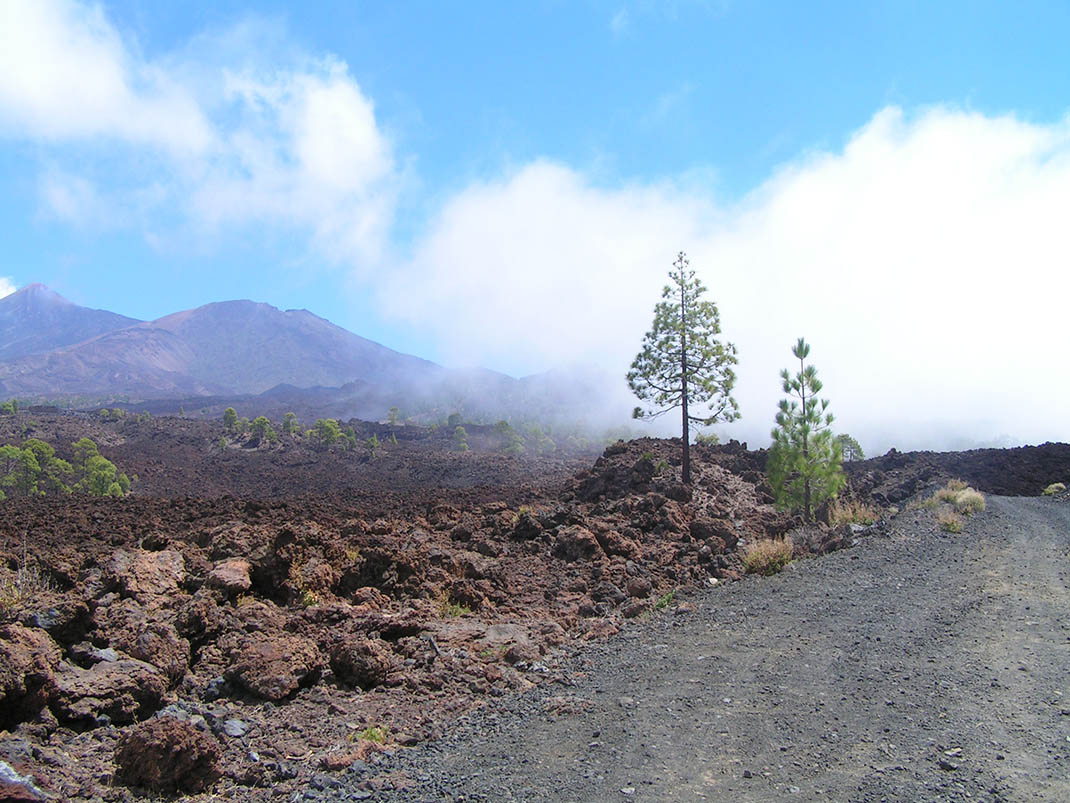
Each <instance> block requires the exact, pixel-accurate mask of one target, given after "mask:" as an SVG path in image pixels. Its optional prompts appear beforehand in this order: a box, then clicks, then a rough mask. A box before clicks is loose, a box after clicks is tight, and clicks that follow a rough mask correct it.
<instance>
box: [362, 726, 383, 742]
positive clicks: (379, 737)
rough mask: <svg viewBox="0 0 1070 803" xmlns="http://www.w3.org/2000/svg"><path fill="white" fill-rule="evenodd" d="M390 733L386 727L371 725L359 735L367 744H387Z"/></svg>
mask: <svg viewBox="0 0 1070 803" xmlns="http://www.w3.org/2000/svg"><path fill="white" fill-rule="evenodd" d="M389 733H390V731H389V729H388V728H387V727H386V726H385V725H369V726H368V727H367V728H365V729H364V730H362V731H361V732H360V733H358V734H357V738H358V739H363V740H364V741H366V742H375V743H376V744H386V740H387V736H388V735H389Z"/></svg>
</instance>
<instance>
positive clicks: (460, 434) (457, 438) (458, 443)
mask: <svg viewBox="0 0 1070 803" xmlns="http://www.w3.org/2000/svg"><path fill="white" fill-rule="evenodd" d="M453 448H455V449H456V450H457V451H458V452H467V451H468V433H467V432H466V431H465V428H464V427H455V428H454V430H453Z"/></svg>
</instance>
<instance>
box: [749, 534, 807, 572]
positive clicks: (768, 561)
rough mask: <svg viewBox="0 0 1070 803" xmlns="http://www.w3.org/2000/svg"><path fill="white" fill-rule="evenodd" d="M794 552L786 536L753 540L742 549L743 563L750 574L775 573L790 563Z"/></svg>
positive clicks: (793, 546) (792, 545) (793, 547)
mask: <svg viewBox="0 0 1070 803" xmlns="http://www.w3.org/2000/svg"><path fill="white" fill-rule="evenodd" d="M794 553H795V545H794V544H792V542H791V539H790V538H788V537H784V538H773V539H765V540H762V541H755V542H753V543H751V544H748V545H747V548H746V549H745V550H744V551H743V565H744V566H745V567H746V569H747V571H748V572H749V573H750V574H764V575H770V574H776V573H777V572H779V571H780V570H781V569H783V568H784V567H785V566H787V565H788V564H789V563H791V559H792V557H793V555H794Z"/></svg>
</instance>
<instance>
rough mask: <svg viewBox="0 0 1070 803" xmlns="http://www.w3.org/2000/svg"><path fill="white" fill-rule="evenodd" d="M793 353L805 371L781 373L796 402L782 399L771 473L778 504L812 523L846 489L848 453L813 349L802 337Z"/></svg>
mask: <svg viewBox="0 0 1070 803" xmlns="http://www.w3.org/2000/svg"><path fill="white" fill-rule="evenodd" d="M791 353H792V354H794V355H795V357H796V359H798V361H799V373H797V374H796V375H795V376H794V377H793V376H791V374H789V373H788V371H787V369H784V370H783V371H781V372H780V378H781V380H783V387H784V392H785V393H787V394H788V395H789V397H790V398H787V399H781V401H780V410H779V411H778V412H777V414H776V423H777V427H776V429H774V430H773V446H772V448H771V449H770V450H769V457H768V462H767V464H766V474H767V476H768V478H769V484H770V485H771V486H772V488H773V494H774V496H775V497H776V500H777V505H778V506H779V507H781V508H785V509H790V510H800V509H801V510H802V511H803V515H804V516H805V518H806V520H807V521H813V519H814V509H815V508H816V507H818V506H819V505H821V503H822V502H824V501H825V500H827V499H830V498H831V497H834V496H835V495H836V493H837V492H838V491H839V490H840V488H842V487H843V484H844V482H845V480H844V476H843V470H842V468H841V467H840V463H841V461H842V455H841V454H840V447H839V444H838V443H837V441H836V440H835V439H834V438H833V436H832V430H831V429H830V427H831V426H832V421H833V417H832V413H829V412H827V410H828V406H829V402H828V399H818V397H817V394H818V393H820V392H821V388H822V384H821V380H820V379H818V378H817V369H816V368H814V366H812V365H807V364H806V358H807V357H808V356H809V355H810V346H809V345H808V344H807V342H806V341H805V340H803V338H801V337H800V338H799V341H798V342H797V343H796V344H795V346H794V347H793V348H792V350H791ZM796 399H798V401H796Z"/></svg>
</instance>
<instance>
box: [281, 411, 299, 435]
mask: <svg viewBox="0 0 1070 803" xmlns="http://www.w3.org/2000/svg"><path fill="white" fill-rule="evenodd" d="M300 428H301V427H300V425H299V424H298V423H297V414H296V413H287V414H286V415H284V416H283V417H282V431H283V432H285V433H286V434H287V435H289V436H290V437H293V436H294V435H295V434H296V433H297V432H298V431H299V430H300Z"/></svg>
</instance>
